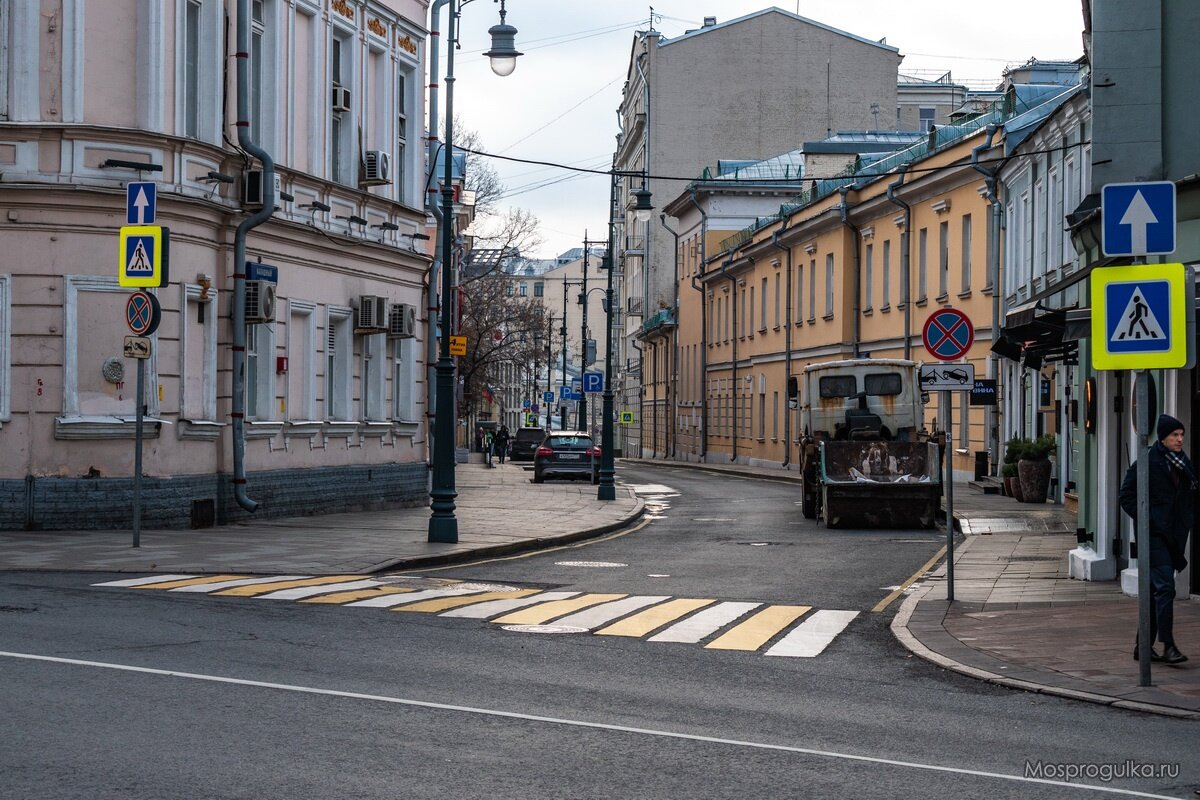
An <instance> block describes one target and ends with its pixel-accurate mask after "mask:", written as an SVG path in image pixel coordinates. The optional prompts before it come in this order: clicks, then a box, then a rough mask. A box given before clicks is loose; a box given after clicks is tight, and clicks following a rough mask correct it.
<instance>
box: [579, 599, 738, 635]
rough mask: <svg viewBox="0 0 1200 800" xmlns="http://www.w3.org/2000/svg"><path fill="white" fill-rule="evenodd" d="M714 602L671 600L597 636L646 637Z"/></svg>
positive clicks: (610, 626) (618, 623)
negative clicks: (651, 632)
mask: <svg viewBox="0 0 1200 800" xmlns="http://www.w3.org/2000/svg"><path fill="white" fill-rule="evenodd" d="M714 602H716V601H714V600H688V599H680V600H671V601H670V602H667V603H663V604H662V605H659V606H655V607H654V608H648V609H646V610H645V611H642V612H640V613H638V614H634V615H633V616H632V617H626V618H625V619H623V620H621V621H619V622H614V623H613V624H612V625H609V626H608V627H607V628H601V629H600V630H598V631H596V635H597V636H638V637H641V636H645V635H646V634H647V633H650V631H653V630H655V629H657V628H661V627H662V626H663V625H666V624H667V623H668V622H674V621H675V620H677V619H679V618H680V617H682V616H683V615H684V614H689V613H691V612H693V611H695V610H696V609H697V608H704V606H707V605H710V604H711V603H714Z"/></svg>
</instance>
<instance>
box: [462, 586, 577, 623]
mask: <svg viewBox="0 0 1200 800" xmlns="http://www.w3.org/2000/svg"><path fill="white" fill-rule="evenodd" d="M578 594H579V592H542V593H541V594H535V595H533V596H532V597H518V598H516V599H514V600H489V601H487V602H486V603H479V604H478V605H473V606H464V607H463V608H456V609H454V610H453V611H444V612H442V613H441V614H439V615H438V616H441V617H465V618H466V619H487V618H488V617H498V616H500V615H501V614H505V613H507V612H509V611H515V610H516V609H518V608H524V607H525V606H531V605H533V604H534V603H546V602H553V601H555V600H566V599H567V598H569V597H575V596H576V595H578Z"/></svg>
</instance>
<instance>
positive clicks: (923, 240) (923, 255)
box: [917, 228, 929, 303]
mask: <svg viewBox="0 0 1200 800" xmlns="http://www.w3.org/2000/svg"><path fill="white" fill-rule="evenodd" d="M917 241H918V244H917V302H918V303H923V302H925V301H926V300H927V299H928V297H929V295H928V283H929V229H928V228H921V232H920V234H919V235H918V237H917Z"/></svg>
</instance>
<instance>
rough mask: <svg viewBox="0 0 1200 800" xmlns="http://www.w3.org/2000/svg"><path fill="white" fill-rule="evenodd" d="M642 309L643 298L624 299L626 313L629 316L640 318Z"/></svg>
mask: <svg viewBox="0 0 1200 800" xmlns="http://www.w3.org/2000/svg"><path fill="white" fill-rule="evenodd" d="M643 308H645V302H644V300H643V298H641V297H627V298H625V311H626V313H628V314H631V315H633V316H637V317H640V316H641V315H642V309H643Z"/></svg>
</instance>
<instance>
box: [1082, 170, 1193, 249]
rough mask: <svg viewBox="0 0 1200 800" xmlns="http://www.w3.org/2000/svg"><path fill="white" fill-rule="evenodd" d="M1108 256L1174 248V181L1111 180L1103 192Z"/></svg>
mask: <svg viewBox="0 0 1200 800" xmlns="http://www.w3.org/2000/svg"><path fill="white" fill-rule="evenodd" d="M1100 208H1101V216H1102V217H1103V220H1104V225H1103V240H1104V247H1103V249H1104V255H1106V256H1148V255H1163V254H1166V253H1174V252H1175V184H1174V183H1172V182H1171V181H1155V182H1149V183H1109V184H1105V186H1104V188H1103V189H1102V190H1101V193H1100Z"/></svg>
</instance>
